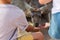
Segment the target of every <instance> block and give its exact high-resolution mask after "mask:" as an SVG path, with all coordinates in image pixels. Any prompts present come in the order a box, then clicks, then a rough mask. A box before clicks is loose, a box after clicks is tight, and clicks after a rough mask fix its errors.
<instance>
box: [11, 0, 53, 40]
mask: <svg viewBox="0 0 60 40" xmlns="http://www.w3.org/2000/svg"><path fill="white" fill-rule="evenodd" d="M12 4H13V5H16V6H18V7H19V8H21V9H22V10H23V11H24V12H25V15H26V19H27V21H28V23H29V24H30V25H32V26H36V27H38V26H39V25H43V24H45V23H46V22H50V18H51V9H52V2H50V3H47V4H45V5H41V4H39V2H38V0H12ZM48 29H49V28H46V29H42V30H41V32H42V33H43V34H44V36H45V40H52V39H51V38H50V37H49V35H48Z"/></svg>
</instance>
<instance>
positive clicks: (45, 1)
mask: <svg viewBox="0 0 60 40" xmlns="http://www.w3.org/2000/svg"><path fill="white" fill-rule="evenodd" d="M51 1H52V0H39V3H40V4H47V3H49V2H51Z"/></svg>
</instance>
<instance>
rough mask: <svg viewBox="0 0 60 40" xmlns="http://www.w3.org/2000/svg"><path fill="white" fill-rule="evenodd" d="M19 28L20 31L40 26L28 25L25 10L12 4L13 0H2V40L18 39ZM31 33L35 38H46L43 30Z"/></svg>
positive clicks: (36, 39) (0, 12)
mask: <svg viewBox="0 0 60 40" xmlns="http://www.w3.org/2000/svg"><path fill="white" fill-rule="evenodd" d="M18 28H19V30H20V31H25V30H29V28H31V29H30V30H33V29H34V30H36V29H37V30H39V28H36V27H32V26H29V25H28V22H27V20H26V17H25V14H24V12H23V11H22V10H21V9H20V8H18V7H17V6H14V5H12V4H11V0H0V40H18V39H17V37H18ZM23 34H24V33H23ZM20 35H21V34H20ZM30 35H31V36H32V37H33V39H35V40H44V36H43V34H42V33H41V32H36V33H35V32H34V33H31V34H30ZM28 36H29V35H28ZM19 37H23V35H21V36H19Z"/></svg>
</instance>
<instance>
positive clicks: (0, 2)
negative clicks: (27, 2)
mask: <svg viewBox="0 0 60 40" xmlns="http://www.w3.org/2000/svg"><path fill="white" fill-rule="evenodd" d="M0 4H10V2H6V1H0Z"/></svg>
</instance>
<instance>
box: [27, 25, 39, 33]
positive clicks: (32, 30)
mask: <svg viewBox="0 0 60 40" xmlns="http://www.w3.org/2000/svg"><path fill="white" fill-rule="evenodd" d="M39 30H40V29H39V28H38V27H33V26H31V25H29V26H28V28H27V29H26V31H27V32H37V31H39Z"/></svg>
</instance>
